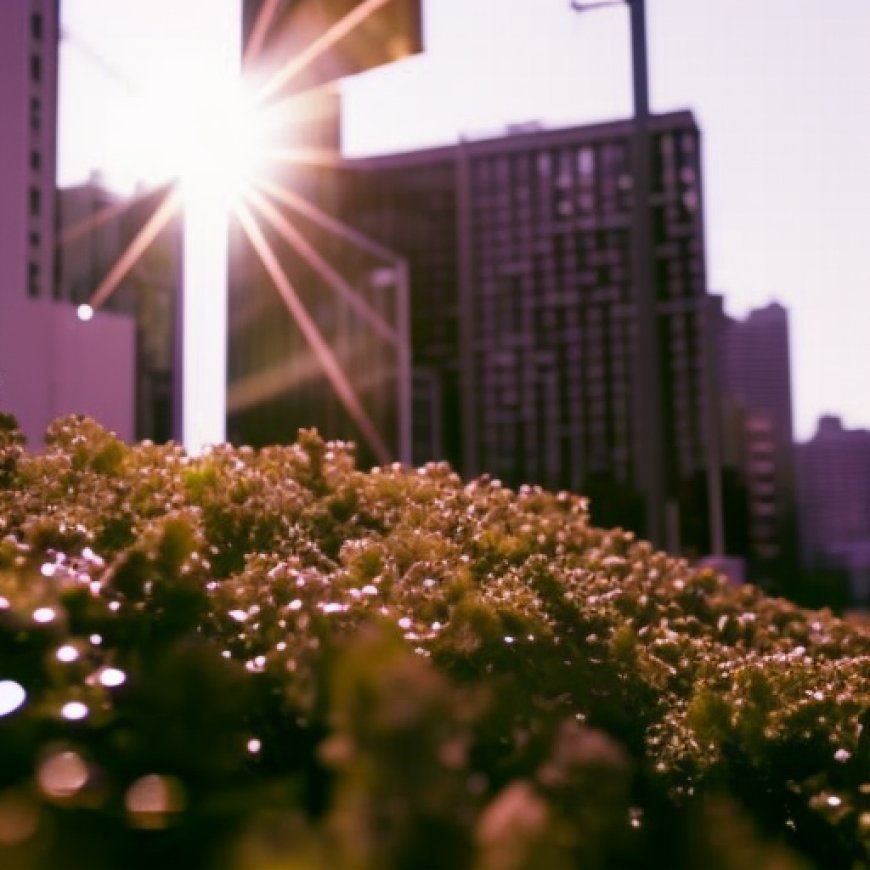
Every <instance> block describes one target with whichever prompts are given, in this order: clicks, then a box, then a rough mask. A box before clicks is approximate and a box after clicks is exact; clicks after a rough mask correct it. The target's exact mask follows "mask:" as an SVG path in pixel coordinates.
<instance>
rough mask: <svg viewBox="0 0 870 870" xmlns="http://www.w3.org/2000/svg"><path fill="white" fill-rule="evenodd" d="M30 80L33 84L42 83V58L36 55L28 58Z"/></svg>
mask: <svg viewBox="0 0 870 870" xmlns="http://www.w3.org/2000/svg"><path fill="white" fill-rule="evenodd" d="M30 78H31V79H32V80H33V81H34V82H41V81H42V58H41V57H40V56H39V55H38V54H32V55H31V56H30Z"/></svg>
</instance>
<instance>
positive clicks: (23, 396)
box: [0, 0, 134, 444]
mask: <svg viewBox="0 0 870 870" xmlns="http://www.w3.org/2000/svg"><path fill="white" fill-rule="evenodd" d="M58 5H59V4H58V0H15V2H5V3H0V117H2V119H3V123H2V124H0V409H2V410H4V411H11V412H12V413H14V414H15V415H16V416H17V417H18V419H19V422H20V423H21V426H22V429H23V431H24V433H25V434H26V435H27V436H28V438H29V439H30V440H31V442H33V443H35V444H38V443H39V442H40V441H41V438H42V434H43V432H44V429H45V426H46V425H47V423H48V422H49V421H50V420H51V419H53V418H54V417H56V416H58V415H59V414H63V413H70V412H74V411H81V412H86V413H90V414H92V415H94V416H96V417H97V418H98V419H100V420H101V421H102V422H103V423H105V424H106V425H108V426H110V427H111V428H113V429H115V430H116V431H118V432H119V434H121V435H122V436H124V437H132V434H133V431H132V394H131V391H130V389H129V384H130V383H132V379H133V362H134V361H133V352H132V348H133V331H132V324H131V323H130V322H129V321H128V319H127V318H118V317H113V316H112V315H101V316H99V317H98V318H95V320H94V322H93V323H90V324H83V323H81V322H79V321H78V320H77V318H76V316H75V309H74V308H73V307H72V306H71V305H69V304H68V303H64V302H63V301H61V288H60V282H59V281H58V280H57V277H58V276H57V274H56V269H55V262H56V260H55V241H56V235H55V228H56V221H57V216H56V208H55V177H56V173H55V164H56V159H55V154H56V140H57V77H58V34H59V19H58V15H59V10H58Z"/></svg>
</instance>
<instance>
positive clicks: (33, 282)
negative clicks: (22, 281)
mask: <svg viewBox="0 0 870 870" xmlns="http://www.w3.org/2000/svg"><path fill="white" fill-rule="evenodd" d="M27 293H28V294H29V295H30V296H39V263H35V262H33V261H32V260H31V261H30V262H29V263H28V264H27Z"/></svg>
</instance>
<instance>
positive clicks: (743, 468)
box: [716, 298, 797, 585]
mask: <svg viewBox="0 0 870 870" xmlns="http://www.w3.org/2000/svg"><path fill="white" fill-rule="evenodd" d="M716 303H717V305H716V308H717V310H716V322H717V329H716V332H717V338H716V346H717V348H718V353H719V378H720V393H721V398H722V414H723V430H724V432H723V434H724V437H723V445H724V451H723V453H724V465H725V468H726V474H728V473H730V474H731V475H732V478H731V484H732V485H731V487H730V489H729V488H728V487H726V522H725V527H726V532H727V533H728V536H729V543H730V544H731V546H730V547H729V552H737V553H741V554H742V555H744V556H746V558H747V560H748V562H749V565H750V573H751V576H752V578H753V580H756V581H758V582H762V583H767V584H772V585H782V584H787V583H788V582H789V580H790V579H791V580H793V578H794V575H795V572H796V569H797V527H796V506H795V464H794V446H793V432H792V397H791V366H790V362H789V329H788V312H787V310H786V309H785V308H784V307H783V306H782V305H779V304H777V303H772V304H770V305H767V306H766V307H764V308H759V309H756V310H754V311H750V312H749V313H748V314H747V315H746V316H745V317H743V318H733V317H729V316H728V315H727V314H725V313H724V311H723V310H722V300H721V298H718V299H717V300H716Z"/></svg>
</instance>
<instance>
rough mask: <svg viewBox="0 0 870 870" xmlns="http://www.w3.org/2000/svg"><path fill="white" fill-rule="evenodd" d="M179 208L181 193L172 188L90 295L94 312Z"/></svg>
mask: <svg viewBox="0 0 870 870" xmlns="http://www.w3.org/2000/svg"><path fill="white" fill-rule="evenodd" d="M180 206H181V192H180V191H179V190H178V189H177V188H175V187H173V188H172V189H171V190H170V191H169V192H168V193H167V194H166V196H165V197H163V199H162V200H161V202H160V205H159V206H158V207H157V209H156V210H155V211H154V214H152V215H151V217H150V218H148V220H147V222H146V223H145V225H144V226H143V227H142V229H141V230H139V232H138V233H137V234H136V237H135V238H134V239H133V241H132V242H131V243H130V245H129V247H128V248H127V249H126V250H125V251H124V253H122V254H121V256H120V257H118V259H117V261H116V262H115V265H114V266H112V268H111V269H110V270H109V274H108V275H106V277H105V278H104V279H103V280H102V282H101V284H100V286H99V287H97V289H96V290H95V291H94V292H93V294H92V295H91V298H90V299H89V300H88V304H89V305H90V306H91V308H93V309H94V310H96V309H97V308H99V307H100V306H101V305H102V304H103V303H104V302H106V300H107V299H108V298H109V297H110V296H111V295H112V294H113V293H114V292H115V290H117V289H118V285H119V284H120V283H121V281H123V280H124V276H125V275H126V274H127V273H128V272H129V271H130V269H132V268H133V266H134V265H135V264H136V261H137V260H138V259H139V257H141V256H142V254H144V253H145V251H146V250H148V247H149V246H150V245H151V243H152V242H153V241H154V239H156V238H157V236H158V235H159V233H160V231H161V230H162V229H163V228H164V227H165V226H166V225H167V224H168V223H169V221H170V220H172V218H173V216H174V215H175V213H176V212H177V211H178V209H179V207H180Z"/></svg>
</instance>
